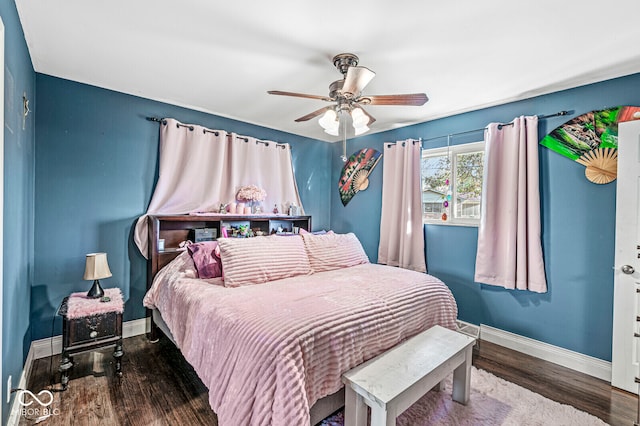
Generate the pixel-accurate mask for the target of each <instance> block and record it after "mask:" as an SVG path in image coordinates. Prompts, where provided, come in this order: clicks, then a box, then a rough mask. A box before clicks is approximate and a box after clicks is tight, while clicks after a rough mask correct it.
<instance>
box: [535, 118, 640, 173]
mask: <svg viewBox="0 0 640 426" xmlns="http://www.w3.org/2000/svg"><path fill="white" fill-rule="evenodd" d="M638 119H640V107H636V106H618V107H615V108H609V109H603V110H599V111H591V112H588V113H586V114H582V115H580V116H578V117H576V118H573V119H571V120H570V121H568V122H566V123H565V124H563V125H561V126H559V127H557V128H555V129H554V130H553V131H552V132H551V133H549V134H548V135H547V136H545V137H544V138H543V139H542V140H541V141H540V144H541V145H543V146H546V147H547V148H549V149H552V150H553V151H555V152H557V153H559V154H561V155H564V156H565V157H567V158H570V159H572V160H574V161H577V162H578V163H580V164H582V165H584V166H585V167H586V169H585V175H586V177H587V179H589V180H590V181H591V182H594V183H600V184H602V183H609V182H611V181H613V180H615V178H616V174H617V169H618V163H617V161H618V154H617V149H618V123H621V122H623V121H631V120H638Z"/></svg>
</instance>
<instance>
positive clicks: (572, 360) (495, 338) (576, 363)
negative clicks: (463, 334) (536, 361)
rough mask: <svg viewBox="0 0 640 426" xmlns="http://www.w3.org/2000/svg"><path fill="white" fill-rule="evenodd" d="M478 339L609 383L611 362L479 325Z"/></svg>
mask: <svg viewBox="0 0 640 426" xmlns="http://www.w3.org/2000/svg"><path fill="white" fill-rule="evenodd" d="M480 339H481V340H485V341H487V342H491V343H495V344H497V345H500V346H504V347H505V348H509V349H513V350H514V351H518V352H522V353H526V354H528V355H531V356H534V357H536V358H540V359H542V360H545V361H549V362H553V363H554V364H558V365H562V366H563V367H567V368H570V369H572V370H575V371H579V372H581V373H585V374H588V375H590V376H593V377H597V378H598V379H602V380H605V381H607V382H609V383H611V362H608V361H604V360H601V359H599V358H594V357H592V356H589V355H584V354H581V353H579V352H574V351H571V350H569V349H565V348H561V347H559V346H554V345H550V344H548V343H545V342H541V341H539V340H534V339H530V338H528V337H524V336H520V335H519V334H514V333H510V332H508V331H504V330H500V329H498V328H493V327H490V326H488V325H484V324H480Z"/></svg>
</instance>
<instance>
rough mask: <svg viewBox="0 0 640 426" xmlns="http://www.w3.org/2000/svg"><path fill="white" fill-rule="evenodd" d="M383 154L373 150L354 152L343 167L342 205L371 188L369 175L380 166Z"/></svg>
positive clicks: (366, 149)
mask: <svg viewBox="0 0 640 426" xmlns="http://www.w3.org/2000/svg"><path fill="white" fill-rule="evenodd" d="M381 157H382V154H381V153H380V151H377V150H375V149H373V148H363V149H361V150H360V151H357V152H354V153H353V154H351V156H350V157H349V161H347V162H346V163H345V165H344V167H342V173H340V180H339V181H338V192H340V200H341V201H342V205H343V206H346V205H347V204H348V203H349V201H351V199H352V198H353V196H354V195H356V193H358V192H359V191H364V190H365V189H367V188H368V187H369V175H370V174H371V172H372V171H373V168H374V167H375V166H376V164H378V162H379V161H380V158H381Z"/></svg>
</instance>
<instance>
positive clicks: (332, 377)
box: [144, 254, 457, 426]
mask: <svg viewBox="0 0 640 426" xmlns="http://www.w3.org/2000/svg"><path fill="white" fill-rule="evenodd" d="M190 262H191V260H190V258H188V255H185V254H183V255H181V256H180V257H178V258H177V259H176V260H175V261H174V262H173V263H172V264H170V265H168V266H167V267H166V268H165V269H164V270H162V271H161V272H160V273H159V274H158V277H157V278H156V280H155V281H154V285H153V286H152V288H151V289H150V290H149V292H148V293H147V295H146V296H145V299H144V303H145V306H147V307H150V308H158V309H159V310H160V312H161V313H162V316H163V318H164V320H165V322H166V323H167V324H168V326H169V328H170V329H171V332H172V334H173V336H174V338H175V340H176V344H177V345H178V347H179V348H180V350H181V351H182V353H183V355H184V357H185V359H186V360H187V361H188V362H189V363H190V364H191V365H192V366H193V367H194V369H195V371H196V372H197V374H198V375H199V377H200V378H201V379H202V381H203V382H204V384H205V385H206V386H207V387H208V388H209V402H210V404H211V407H212V408H213V410H214V411H215V412H216V414H217V415H218V420H219V424H220V425H221V426H234V425H266V424H271V425H287V426H288V425H305V424H309V421H310V420H309V409H310V407H311V406H312V405H313V404H314V403H315V402H316V401H317V400H318V399H320V398H322V397H324V396H327V395H330V394H332V393H334V392H336V391H338V390H339V389H340V388H341V387H342V383H341V374H342V373H344V372H345V371H348V370H349V369H351V368H353V367H355V366H356V365H359V364H361V363H362V362H363V361H365V360H367V359H370V358H372V357H374V356H376V355H378V354H379V353H382V352H383V351H385V350H387V349H389V348H391V347H393V346H395V345H396V344H398V343H399V342H401V341H403V340H405V339H407V338H409V337H411V336H413V335H415V334H417V333H419V332H420V331H422V330H425V329H428V328H429V327H431V326H433V325H435V324H440V325H442V326H445V327H448V328H450V329H454V328H455V326H456V323H455V320H456V317H457V307H456V303H455V301H454V299H453V296H452V294H451V292H450V291H449V289H448V288H447V287H446V286H445V285H444V284H443V283H442V282H441V281H439V280H438V279H436V278H434V277H432V276H429V275H426V274H421V273H416V272H413V271H408V270H403V269H399V268H393V267H389V266H383V265H373V264H364V265H358V266H354V267H350V268H345V269H337V270H333V271H328V272H320V273H316V274H313V275H307V276H301V277H295V278H287V279H283V280H278V281H272V282H269V283H264V284H259V285H251V286H245V287H238V288H225V287H223V286H221V285H216V284H212V283H209V282H207V281H203V280H198V279H194V278H192V277H194V276H195V273H194V272H193V264H192V263H191V264H189V263H190Z"/></svg>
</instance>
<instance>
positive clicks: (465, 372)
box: [453, 346, 473, 405]
mask: <svg viewBox="0 0 640 426" xmlns="http://www.w3.org/2000/svg"><path fill="white" fill-rule="evenodd" d="M472 350H473V348H472V346H469V347H467V349H466V350H465V360H464V362H463V363H462V364H460V366H458V368H456V369H455V370H453V400H454V401H457V402H459V403H460V404H463V405H467V402H469V391H470V390H471V357H472Z"/></svg>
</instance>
